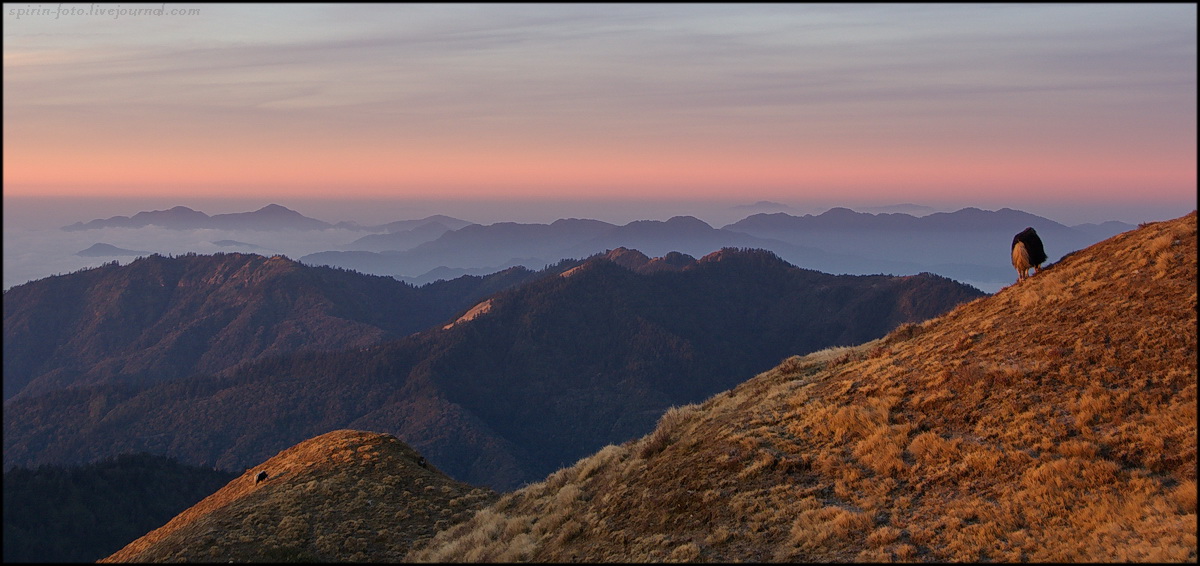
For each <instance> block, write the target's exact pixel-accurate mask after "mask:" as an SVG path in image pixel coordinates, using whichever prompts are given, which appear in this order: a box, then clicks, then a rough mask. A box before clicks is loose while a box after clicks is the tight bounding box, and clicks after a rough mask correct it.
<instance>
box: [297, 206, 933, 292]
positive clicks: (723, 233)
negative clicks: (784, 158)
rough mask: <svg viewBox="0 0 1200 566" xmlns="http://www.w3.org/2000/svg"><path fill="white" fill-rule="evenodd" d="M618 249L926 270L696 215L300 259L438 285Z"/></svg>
mask: <svg viewBox="0 0 1200 566" xmlns="http://www.w3.org/2000/svg"><path fill="white" fill-rule="evenodd" d="M619 247H625V248H630V249H636V250H639V251H641V252H643V253H645V254H647V255H652V256H662V255H664V254H667V253H670V252H679V253H685V254H688V255H692V256H696V257H699V256H703V255H704V254H707V253H709V252H711V251H712V250H716V249H720V248H723V247H736V248H756V249H766V250H769V251H772V252H774V253H775V254H777V255H779V256H780V257H782V258H784V259H785V260H786V261H789V262H791V263H794V264H796V265H799V266H802V267H806V268H810V269H816V270H818V271H825V272H837V273H852V274H871V273H880V272H884V271H890V272H895V273H908V274H916V273H919V272H920V271H921V270H920V269H919V266H918V264H916V263H912V262H893V261H888V260H875V261H873V262H870V263H868V262H865V261H864V260H862V259H861V258H859V257H858V256H856V255H855V254H853V253H843V254H840V255H835V254H831V253H829V252H826V251H823V250H820V249H817V248H814V247H809V246H805V245H795V244H789V243H785V242H782V241H778V240H769V239H764V238H759V237H756V236H752V235H747V234H744V233H739V232H734V231H730V230H723V229H716V228H713V227H712V226H710V225H708V224H707V223H706V222H704V221H702V220H699V219H697V218H694V217H691V216H676V217H673V218H671V219H669V220H665V221H659V220H637V221H634V222H630V223H628V224H625V225H615V224H610V223H608V222H602V221H599V220H586V219H578V218H570V219H561V220H556V221H554V222H552V223H550V224H520V223H515V222H498V223H496V224H490V225H479V224H476V225H471V226H467V227H464V228H461V229H459V230H453V231H450V232H446V233H444V234H442V235H441V236H440V237H439V238H437V239H435V240H433V241H429V242H425V243H422V244H420V245H417V246H415V247H412V248H410V249H407V250H403V251H383V252H368V251H327V252H318V253H314V254H308V255H305V256H302V257H300V258H299V259H300V261H301V262H304V263H307V264H310V265H330V266H337V267H342V268H345V269H353V270H355V271H361V272H363V273H374V274H378V275H391V276H393V277H397V278H401V279H405V280H407V281H411V282H414V283H422V282H427V281H430V280H433V279H432V278H433V277H434V274H435V273H438V272H442V271H445V270H470V269H477V268H479V267H481V266H488V267H492V266H512V265H523V266H525V267H529V268H534V269H537V268H541V267H543V266H546V265H551V264H554V263H557V262H558V261H561V260H562V259H564V258H575V257H588V256H591V255H594V254H597V253H604V252H605V251H606V250H611V249H616V248H619ZM881 268H882V269H881ZM456 272H462V271H456Z"/></svg>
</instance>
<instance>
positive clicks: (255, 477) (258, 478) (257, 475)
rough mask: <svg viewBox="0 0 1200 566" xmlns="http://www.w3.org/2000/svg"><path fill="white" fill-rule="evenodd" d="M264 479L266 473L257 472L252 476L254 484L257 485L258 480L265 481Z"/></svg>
mask: <svg viewBox="0 0 1200 566" xmlns="http://www.w3.org/2000/svg"><path fill="white" fill-rule="evenodd" d="M266 479H267V473H266V472H259V473H258V474H255V476H254V485H258V483H259V482H261V481H265V480H266Z"/></svg>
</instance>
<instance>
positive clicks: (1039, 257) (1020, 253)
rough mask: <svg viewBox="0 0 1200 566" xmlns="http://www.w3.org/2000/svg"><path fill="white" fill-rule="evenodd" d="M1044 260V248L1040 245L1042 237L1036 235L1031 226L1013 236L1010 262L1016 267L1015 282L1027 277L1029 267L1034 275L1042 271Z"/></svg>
mask: <svg viewBox="0 0 1200 566" xmlns="http://www.w3.org/2000/svg"><path fill="white" fill-rule="evenodd" d="M1045 261H1046V249H1045V248H1044V247H1042V239H1041V238H1039V237H1038V234H1037V232H1036V231H1034V229H1033V227H1032V226H1031V227H1028V228H1025V229H1024V230H1022V231H1021V233H1020V234H1017V235H1016V236H1013V241H1012V264H1013V267H1015V268H1017V282H1018V283H1019V282H1021V281H1024V280H1025V278H1027V277H1029V268H1030V267H1032V268H1033V273H1034V275H1036V274H1038V273H1041V272H1042V263H1043V262H1045Z"/></svg>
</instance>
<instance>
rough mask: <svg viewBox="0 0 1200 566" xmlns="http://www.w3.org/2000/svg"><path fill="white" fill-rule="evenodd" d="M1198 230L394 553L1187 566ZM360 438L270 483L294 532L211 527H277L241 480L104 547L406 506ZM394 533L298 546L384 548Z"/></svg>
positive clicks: (777, 384) (1109, 246) (792, 376)
mask: <svg viewBox="0 0 1200 566" xmlns="http://www.w3.org/2000/svg"><path fill="white" fill-rule="evenodd" d="M1196 244H1197V234H1196V214H1195V212H1193V213H1191V214H1189V215H1188V216H1186V217H1183V218H1180V219H1177V220H1173V221H1169V222H1159V223H1152V224H1148V225H1144V226H1142V227H1140V228H1139V229H1137V230H1135V231H1131V232H1129V233H1126V234H1122V235H1119V236H1117V237H1113V238H1111V239H1109V240H1106V241H1104V242H1102V243H1100V244H1097V245H1095V246H1091V247H1089V248H1087V249H1085V250H1082V251H1079V252H1077V253H1074V254H1070V255H1069V256H1067V257H1065V258H1063V259H1062V260H1061V261H1060V262H1058V263H1056V264H1053V265H1050V266H1048V268H1047V269H1044V270H1043V271H1042V272H1041V273H1039V274H1037V275H1035V276H1033V277H1032V278H1030V279H1029V280H1027V281H1025V282H1022V283H1020V284H1016V285H1011V286H1009V287H1007V288H1005V289H1003V290H1002V291H1001V292H999V293H997V294H995V295H994V296H991V297H986V298H983V299H980V300H976V301H972V302H969V303H966V304H962V305H960V306H959V307H957V308H955V309H953V310H952V311H950V312H949V313H947V314H945V315H942V316H939V317H936V318H934V319H931V320H928V321H926V322H924V323H920V324H905V325H902V326H900V327H899V328H897V329H896V330H894V331H892V332H891V333H890V334H888V335H887V336H886V337H884V338H882V339H877V340H872V341H869V342H866V343H863V344H861V345H858V346H852V347H838V348H830V349H826V350H822V351H819V352H815V353H812V354H809V355H806V356H794V357H791V358H788V359H787V360H785V361H784V362H783V363H781V364H779V365H778V366H776V367H774V368H773V369H770V370H769V371H766V372H763V373H761V374H759V375H757V376H754V377H753V378H750V379H748V380H746V381H745V382H744V383H741V384H740V385H738V386H736V387H734V388H733V389H730V390H728V391H725V392H722V393H720V394H717V395H713V396H710V397H708V398H707V399H706V400H704V401H703V402H699V403H693V404H685V405H679V406H676V407H674V408H672V409H670V410H669V411H667V412H666V413H665V414H663V415H662V417H661V418H660V419H659V420H658V423H657V426H656V427H655V428H654V430H653V432H651V433H650V434H647V435H645V436H643V437H641V438H638V439H634V440H630V441H626V442H621V443H614V444H611V445H608V446H605V447H603V448H601V449H599V450H598V451H596V452H595V453H594V454H591V455H589V456H586V457H584V458H581V459H580V460H579V461H578V462H576V463H575V464H574V465H571V466H568V467H565V468H563V469H561V470H558V471H556V472H554V473H552V474H549V475H548V476H547V477H545V479H544V480H542V481H539V482H537V483H534V484H531V485H528V486H525V487H523V488H521V489H519V490H517V491H515V492H513V493H510V494H508V495H506V496H504V497H503V498H501V499H499V500H497V501H495V502H494V503H492V504H490V505H488V506H485V507H483V508H482V509H480V510H478V511H477V512H476V513H474V514H473V515H472V516H471V517H470V518H469V519H467V520H465V521H461V522H458V523H455V524H453V525H451V524H450V523H451V521H447V523H445V524H444V525H443V527H442V528H439V529H438V531H439V532H438V533H437V534H436V535H435V536H433V537H432V538H431V539H429V540H425V541H422V542H419V543H417V544H415V545H413V548H412V550H410V551H409V552H408V553H407V554H406V555H405V556H404V557H403V560H405V561H409V562H467V561H470V562H488V561H505V562H567V561H578V562H651V561H709V562H751V561H753V562H763V561H788V562H883V561H897V560H902V561H922V562H983V561H997V562H1116V561H1137V562H1190V561H1195V560H1196V543H1195V540H1196V538H1195V533H1196V527H1197V523H1196V490H1197V488H1196V434H1195V432H1196V382H1197V373H1196V372H1197V370H1196V368H1197V358H1196V352H1197V340H1196V334H1197V330H1196V329H1197V326H1196V324H1197V321H1196V277H1197V273H1196V266H1197V250H1196V247H1197V246H1196ZM630 259H631V260H633V263H641V261H640V259H638V258H636V256H632V257H631V258H630ZM588 269H596V267H595V266H591V267H585V268H584V269H581V270H580V271H577V272H575V274H573V275H570V276H568V277H565V278H563V279H566V280H572V279H575V277H576V276H578V275H583V274H586V273H587V272H588ZM685 271H686V270H685ZM489 316H491V313H488V314H485V315H481V316H479V317H477V318H476V319H475V320H479V321H483V320H487V318H488V317H489ZM464 328H465V327H464ZM545 432H546V433H547V434H552V433H553V432H554V431H553V430H552V429H548V430H546V431H545ZM338 434H350V433H343V432H339V433H338ZM361 434H363V436H364V437H369V436H370V435H368V434H366V433H361ZM315 440H316V441H323V440H322V439H321V438H318V439H315ZM303 446H306V443H301V444H300V445H298V446H297V447H296V448H295V449H293V450H299V449H300V448H301V447H303ZM377 450H378V449H377V448H368V449H367V450H364V451H363V452H365V453H366V454H361V453H359V452H357V451H354V450H342V451H340V452H339V454H343V455H344V460H340V461H341V464H340V465H331V466H324V467H322V468H320V469H321V470H322V471H323V474H322V475H316V476H315V477H312V479H311V480H310V481H307V482H303V481H298V480H297V481H287V482H281V484H287V485H288V486H291V487H290V489H293V490H297V491H296V493H297V495H296V496H293V497H295V498H296V499H299V500H300V502H299V503H297V504H296V505H295V506H294V507H293V510H292V511H291V513H293V514H298V515H302V516H304V517H305V518H306V519H308V518H313V517H321V518H322V520H320V521H317V520H306V521H305V522H304V523H303V525H304V526H305V527H307V528H308V529H310V530H309V531H307V532H305V531H303V530H302V529H291V530H289V531H288V532H294V533H296V534H293V535H290V536H288V537H285V536H284V535H283V529H281V528H276V529H268V528H258V527H252V528H251V529H250V530H248V531H247V532H248V534H247V536H246V537H245V538H244V539H242V540H241V541H240V543H241V544H243V545H245V546H242V547H241V548H240V549H231V547H233V546H235V545H233V544H230V543H228V542H225V541H222V540H220V537H218V536H216V534H217V533H222V532H230V531H231V530H232V528H231V527H232V526H235V525H247V524H253V523H254V522H255V521H257V522H259V523H261V524H264V525H268V526H270V525H272V524H275V525H279V526H280V527H282V526H283V525H282V520H284V519H283V516H282V514H280V513H278V511H277V509H278V508H279V507H281V506H282V505H283V503H282V502H275V500H269V499H266V498H265V497H260V498H253V496H252V495H250V492H251V489H252V488H251V486H250V485H249V481H250V474H249V473H248V474H247V475H246V476H244V477H243V478H241V479H240V480H237V481H235V482H234V483H232V484H230V486H229V487H226V488H225V489H224V490H222V492H219V493H218V494H217V495H221V497H217V495H214V496H213V498H210V499H213V500H214V501H215V502H223V504H220V505H216V504H214V505H208V506H205V505H204V504H203V503H202V504H201V505H198V506H197V508H196V509H194V510H192V511H189V512H187V513H184V514H182V515H180V517H179V518H177V519H176V520H175V521H172V522H171V523H169V524H168V525H167V526H166V527H164V528H163V529H159V530H158V531H155V532H154V533H151V535H148V536H147V537H144V538H143V539H142V540H139V541H137V542H135V543H134V544H132V545H130V547H128V548H126V549H125V550H124V551H122V553H119V554H117V555H114V556H113V557H110V559H112V560H129V561H136V560H148V561H161V560H166V559H172V560H188V561H200V560H206V559H220V560H232V561H243V560H248V559H253V558H256V557H259V556H261V554H259V553H261V552H262V549H276V548H287V549H296V550H289V551H288V553H287V554H286V556H289V557H294V556H297V555H298V554H297V553H298V552H300V551H302V550H303V551H305V552H313V551H309V550H307V548H309V547H300V546H299V545H301V544H307V543H305V542H303V541H305V540H306V538H305V537H306V536H309V535H308V533H323V532H327V531H328V532H337V534H338V535H339V537H341V535H342V534H343V533H342V532H340V531H338V530H337V529H343V530H344V528H345V527H343V526H342V523H346V522H351V523H353V524H354V525H367V526H372V527H374V526H375V523H374V522H373V521H377V520H378V519H377V518H378V517H387V516H388V515H389V513H395V514H397V515H398V516H406V515H407V511H406V509H407V506H408V505H409V502H408V501H407V500H406V501H403V502H389V503H388V504H387V505H386V506H383V507H381V508H378V509H375V508H371V509H367V508H364V506H363V505H362V503H361V499H362V498H363V497H369V495H364V494H363V493H362V492H361V491H362V490H356V486H358V485H359V483H358V482H359V480H358V477H357V475H358V474H357V472H356V470H358V469H360V467H362V466H365V465H368V464H370V463H371V462H373V461H375V459H376V458H375V457H373V456H372V454H374V453H376V451H377ZM285 453H287V452H285ZM281 456H282V454H281ZM409 458H411V456H409ZM314 459H317V460H320V458H314ZM297 460H299V459H297ZM268 464H270V462H268ZM262 467H263V468H268V467H274V464H271V465H270V466H267V465H264V466H262ZM255 469H258V468H255ZM306 469H307V468H306ZM404 469H405V470H411V469H412V468H411V464H406V465H405V468H404ZM397 475H398V476H399V477H400V478H402V479H401V480H400V481H407V478H408V477H411V476H410V475H409V474H408V472H400V473H398V474H397ZM305 479H308V478H307V477H306V478H305ZM239 481H240V482H241V483H238V482H239ZM367 481H368V482H370V481H373V480H371V478H370V477H368V480H367ZM368 485H369V484H368ZM305 486H311V487H309V488H307V489H311V490H313V491H317V490H320V491H324V492H328V493H330V494H331V495H330V497H328V498H324V499H319V498H313V497H311V495H309V494H305V495H303V496H300V495H299V493H301V492H300V490H302V489H306V487H305ZM260 489H263V488H260ZM273 489H283V488H282V487H273ZM235 490H240V493H242V494H245V495H241V496H240V497H239V496H229V495H223V494H231V493H233V492H234V491H235ZM365 491H367V492H368V493H369V490H365ZM434 491H436V490H426V492H427V493H430V492H434ZM269 493H270V492H268V494H269ZM340 494H353V495H352V496H339V495H340ZM301 497H303V499H300V498H301ZM206 501H207V500H206ZM260 502H261V503H260ZM235 503H237V504H240V505H241V506H240V507H237V508H235V507H234V505H235ZM424 504H425V503H424V502H419V503H418V505H424ZM330 507H333V508H334V510H333V511H331V510H330ZM336 510H344V511H345V513H344V514H337V513H336V512H335V511H336ZM206 513H207V514H211V515H213V516H214V517H215V516H218V514H219V517H220V519H219V521H220V522H217V521H216V520H214V522H213V523H210V524H205V525H204V527H205V528H207V529H209V530H208V531H207V532H208V533H209V534H208V535H207V538H203V537H204V536H206V535H204V534H203V533H204V532H205V531H204V530H203V529H200V528H197V529H193V530H190V531H189V530H187V529H188V525H190V524H198V519H197V517H201V516H203V515H204V514H206ZM260 513H261V514H262V515H265V516H264V517H263V519H262V520H256V519H254V518H255V517H258V516H260V515H259V514H260ZM274 521H280V522H274ZM242 528H245V527H242ZM393 528H394V527H392V526H389V525H379V526H378V529H379V531H380V532H384V533H387V536H389V537H390V536H391V535H390V532H389V531H390V530H391V529H393ZM350 537H351V538H355V537H354V535H350ZM310 538H311V537H310ZM357 538H362V537H357ZM318 540H319V539H318ZM392 548H394V547H388V546H387V545H379V546H377V547H373V548H372V547H369V546H368V547H367V548H366V549H364V548H363V547H362V546H361V545H357V544H356V545H354V546H353V547H352V548H346V549H342V550H340V551H334V552H333V553H331V554H322V555H319V556H313V555H312V554H304V555H302V556H304V557H308V558H320V559H323V560H360V561H383V560H395V559H396V558H395V557H396V554H395V553H394V551H393V550H392Z"/></svg>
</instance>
